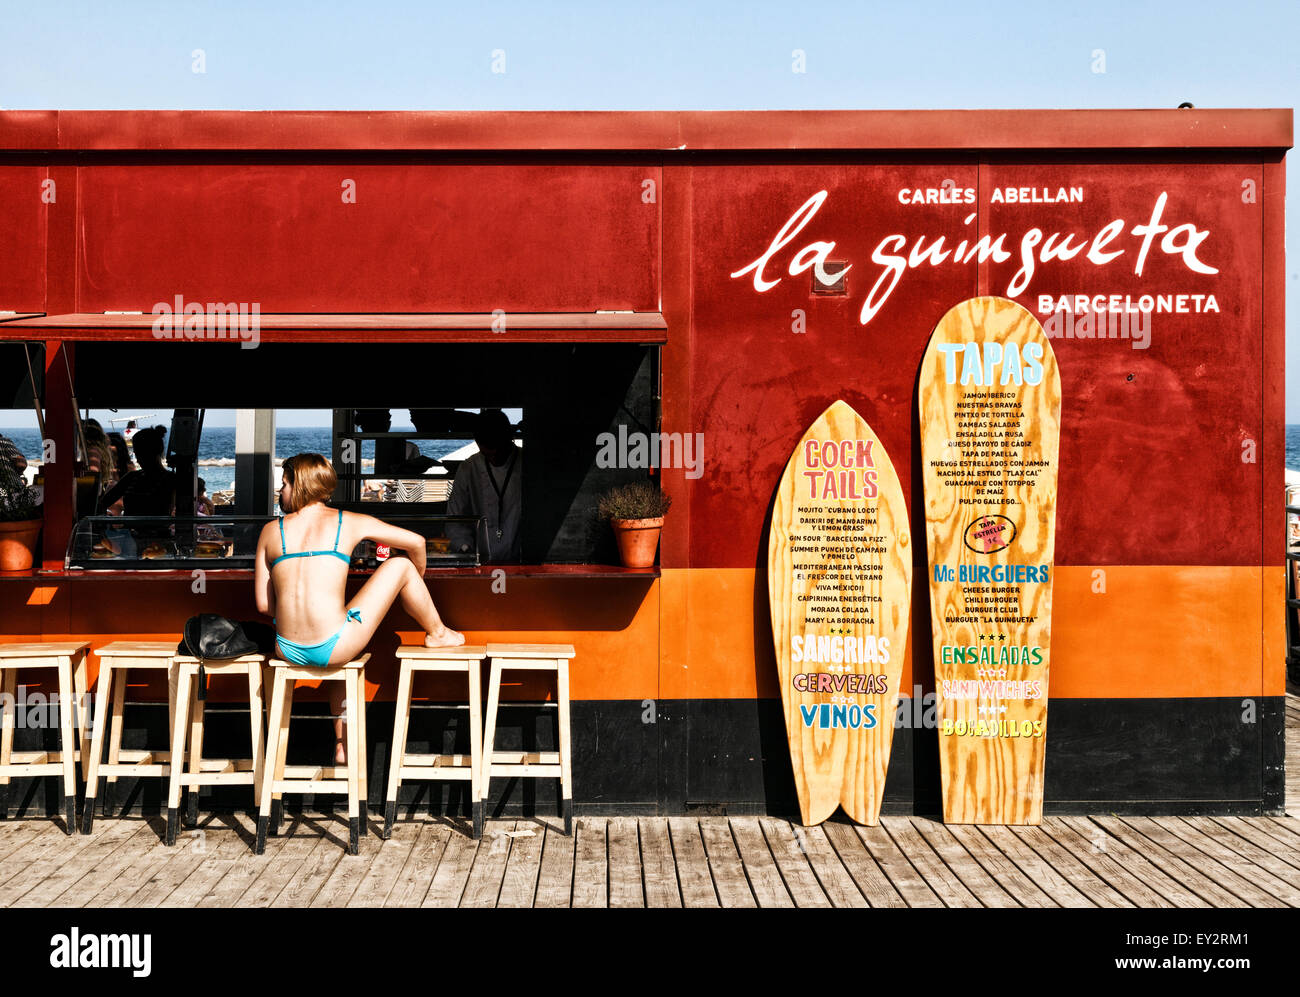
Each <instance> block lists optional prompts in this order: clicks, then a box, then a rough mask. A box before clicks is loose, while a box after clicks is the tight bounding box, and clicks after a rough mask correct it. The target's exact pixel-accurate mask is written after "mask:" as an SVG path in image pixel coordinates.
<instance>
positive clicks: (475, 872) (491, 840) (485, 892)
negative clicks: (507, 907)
mask: <svg viewBox="0 0 1300 997" xmlns="http://www.w3.org/2000/svg"><path fill="white" fill-rule="evenodd" d="M515 824H516V822H515V821H513V820H490V821H487V822H486V823H485V824H484V826H483V837H482V839H481V840H480V841H479V843H478V853H477V854H476V855H475V856H474V864H473V866H471V867H470V871H469V878H468V879H467V880H466V881H465V889H464V891H463V892H462V893H461V897H460V904H459V906H461V907H495V906H496V905H497V897H498V896H500V895H501V881H502V879H504V878H505V874H506V861H507V860H508V859H509V858H510V841H511V839H510V836H509V835H508V834H506V832H507V831H513V830H514V829H515Z"/></svg>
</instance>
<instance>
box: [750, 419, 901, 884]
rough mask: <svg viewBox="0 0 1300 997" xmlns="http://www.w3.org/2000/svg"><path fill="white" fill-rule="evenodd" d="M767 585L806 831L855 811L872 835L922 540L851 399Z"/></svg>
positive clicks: (789, 491) (786, 525)
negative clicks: (916, 544)
mask: <svg viewBox="0 0 1300 997" xmlns="http://www.w3.org/2000/svg"><path fill="white" fill-rule="evenodd" d="M767 581H768V604H769V607H770V610H771V622H772V638H773V642H774V647H775V650H776V662H777V671H778V672H779V675H780V685H781V701H782V705H783V707H784V711H783V712H784V716H785V728H786V737H787V739H788V740H789V743H790V763H791V766H792V767H793V770H794V784H795V791H796V792H797V793H798V796H799V812H800V814H801V816H802V822H803V824H804V825H806V826H807V825H814V824H820V823H821V822H822V821H824V820H826V818H828V817H830V816H831V814H833V813H834V812H835V809H836V808H837V807H839V806H843V807H844V812H845V813H847V814H848V815H849V816H850V817H852V818H853V819H854V820H856V821H858V822H859V823H864V824H874V823H875V822H876V821H877V819H878V818H879V816H880V801H881V799H882V797H883V796H884V791H885V773H886V771H887V770H888V768H889V752H890V748H891V746H892V744H893V738H894V725H893V724H892V723H890V722H888V721H889V720H890V719H892V718H893V716H894V712H895V710H896V709H897V706H898V689H899V684H900V683H899V680H900V679H901V678H902V674H903V658H904V652H905V650H906V648H907V634H908V619H909V611H910V607H911V592H912V534H911V529H910V527H909V525H908V519H907V503H906V502H905V501H904V498H903V489H902V486H901V485H900V484H899V481H898V474H897V473H896V472H895V470H894V463H893V461H891V460H890V459H889V455H888V454H887V453H886V452H885V448H884V445H883V444H882V443H881V442H880V439H879V437H878V436H876V433H875V431H874V430H872V428H871V426H869V425H868V424H867V421H866V420H865V419H863V418H862V416H860V415H858V413H857V412H855V411H854V410H853V408H852V406H850V405H849V404H848V403H847V402H845V401H843V400H842V399H841V400H836V401H835V402H833V403H832V404H831V405H830V406H829V407H828V408H827V409H826V410H825V411H824V412H822V414H821V415H819V416H818V417H817V419H816V420H814V422H813V424H812V425H811V426H809V427H808V431H807V432H806V433H804V434H803V437H802V438H801V439H800V440H799V441H798V443H797V444H796V445H795V448H794V452H793V453H792V454H791V456H790V459H789V461H787V463H786V465H785V470H784V472H783V473H782V475H781V481H780V484H779V485H778V486H777V491H776V499H775V504H774V505H773V508H772V520H771V526H770V527H769V529H768V553H767ZM832 645H835V646H836V647H837V648H838V652H837V651H835V650H833V649H832ZM850 648H851V649H852V650H850ZM832 661H834V662H836V664H835V665H834V666H832V665H831V662H832ZM813 662H816V664H813ZM810 678H811V679H812V687H811V688H810V687H809V683H808V680H809V679H810ZM822 680H827V681H822ZM850 683H852V684H850ZM808 896H810V897H811V896H812V894H811V893H810V894H808Z"/></svg>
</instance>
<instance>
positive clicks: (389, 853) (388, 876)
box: [348, 822, 420, 907]
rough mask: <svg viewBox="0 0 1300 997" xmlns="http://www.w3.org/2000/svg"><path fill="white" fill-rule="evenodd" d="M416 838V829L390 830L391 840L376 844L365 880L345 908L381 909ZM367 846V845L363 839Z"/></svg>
mask: <svg viewBox="0 0 1300 997" xmlns="http://www.w3.org/2000/svg"><path fill="white" fill-rule="evenodd" d="M419 836H420V825H418V824H410V823H405V822H404V823H402V824H397V825H395V826H394V827H393V836H392V837H391V838H389V839H388V840H387V841H381V842H380V843H379V854H378V855H376V856H375V860H374V862H372V863H371V864H370V868H369V869H368V870H367V871H366V875H365V878H364V879H363V880H361V882H360V883H359V884H358V885H357V891H356V892H355V893H354V894H352V899H350V900H349V901H348V906H349V907H384V906H386V902H387V900H388V894H389V893H391V892H392V890H393V887H394V886H396V885H397V879H398V877H399V876H401V874H402V870H403V869H404V868H406V860H407V859H408V858H409V857H410V855H411V848H412V847H413V846H414V845H415V841H416V839H417V838H418V837H419ZM366 841H367V843H368V842H369V841H370V839H369V838H366Z"/></svg>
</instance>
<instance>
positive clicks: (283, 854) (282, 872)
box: [239, 825, 338, 907]
mask: <svg viewBox="0 0 1300 997" xmlns="http://www.w3.org/2000/svg"><path fill="white" fill-rule="evenodd" d="M282 833H283V834H284V837H285V838H286V841H285V843H284V846H283V847H282V848H281V849H280V854H279V855H278V856H277V857H276V860H275V861H274V862H273V863H271V864H270V865H268V866H267V867H266V868H265V869H263V870H262V871H261V872H259V873H258V874H257V878H256V879H254V880H253V881H252V882H251V883H250V884H249V885H248V889H247V890H245V891H244V893H243V895H242V896H241V897H240V898H239V906H240V907H271V906H273V905H274V904H275V901H276V898H277V897H279V896H280V894H281V893H282V892H283V891H284V889H285V887H287V886H288V885H289V884H290V883H292V882H295V881H296V880H297V878H298V875H299V873H300V871H301V870H302V868H303V866H304V865H305V864H306V862H307V859H308V858H309V857H310V856H311V855H312V854H313V853H314V852H315V851H316V848H317V846H318V845H319V844H320V843H321V840H322V836H321V835H320V834H316V833H315V832H313V831H312V830H311V829H310V828H302V827H298V826H296V825H295V826H294V827H291V828H289V829H288V830H287V831H285V832H282ZM325 840H328V839H325ZM330 843H331V844H334V843H333V842H330ZM334 847H335V848H338V845H334Z"/></svg>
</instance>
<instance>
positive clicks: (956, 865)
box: [911, 817, 1050, 907]
mask: <svg viewBox="0 0 1300 997" xmlns="http://www.w3.org/2000/svg"><path fill="white" fill-rule="evenodd" d="M911 820H912V826H913V827H914V828H916V829H917V830H918V831H919V832H920V833H921V837H923V838H925V840H926V843H927V844H928V845H929V846H930V847H931V848H933V849H934V851H935V853H936V854H937V855H938V856H939V858H941V859H942V860H943V863H944V865H946V866H947V867H948V868H949V869H951V870H952V873H953V875H954V876H956V877H957V878H958V879H960V880H961V881H962V883H963V884H964V885H965V886H966V888H967V889H968V890H970V892H971V893H972V894H973V895H974V897H975V899H977V900H978V901H979V902H980V903H982V904H983V905H984V906H985V907H1019V906H1020V903H1019V901H1017V900H1016V899H1015V897H1013V896H1012V895H1011V894H1010V893H1008V892H1007V891H1006V890H1004V889H1003V888H1002V887H1001V886H1000V885H999V884H998V882H997V881H996V880H995V879H993V878H992V877H991V876H990V875H989V874H988V873H987V872H986V871H985V870H984V868H983V866H981V865H980V864H979V862H977V861H976V860H975V859H974V858H973V857H972V856H971V853H970V852H969V851H967V850H966V848H965V846H964V845H962V843H961V842H960V841H958V840H957V839H956V838H955V837H954V836H953V834H952V829H951V828H949V827H947V826H945V825H943V824H940V823H938V822H937V821H933V820H927V819H926V818H924V817H913V818H911ZM954 826H960V825H954ZM968 830H974V829H973V828H968ZM977 837H978V835H977ZM979 840H983V839H982V838H981V839H979ZM1029 885H1031V886H1032V884H1029ZM1037 892H1039V893H1040V895H1041V891H1037ZM1034 906H1041V905H1039V904H1035V905H1034ZM1049 906H1050V905H1049Z"/></svg>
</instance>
